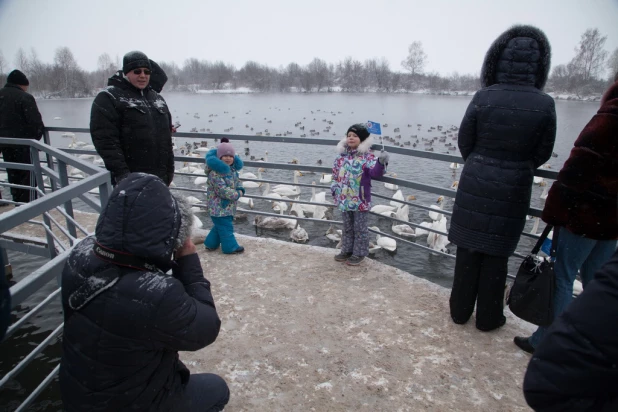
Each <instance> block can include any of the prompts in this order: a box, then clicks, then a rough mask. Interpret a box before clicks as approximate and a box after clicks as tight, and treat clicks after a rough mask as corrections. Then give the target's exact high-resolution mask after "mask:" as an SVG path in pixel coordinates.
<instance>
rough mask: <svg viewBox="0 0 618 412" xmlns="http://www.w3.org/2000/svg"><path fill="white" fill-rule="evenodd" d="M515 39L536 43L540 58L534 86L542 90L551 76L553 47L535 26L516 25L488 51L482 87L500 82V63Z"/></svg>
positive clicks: (484, 64) (534, 74) (484, 62)
mask: <svg viewBox="0 0 618 412" xmlns="http://www.w3.org/2000/svg"><path fill="white" fill-rule="evenodd" d="M515 38H529V39H532V40H534V41H535V42H536V44H537V46H538V53H539V58H538V61H537V62H534V64H535V65H536V72H535V73H533V76H534V86H535V87H536V88H537V89H540V90H542V89H543V87H545V83H546V82H547V78H548V76H549V68H550V66H551V45H550V44H549V40H548V39H547V36H545V33H543V32H542V31H541V30H540V29H538V28H536V27H534V26H528V25H515V26H513V27H511V28H510V29H508V30H506V31H505V32H504V33H502V34H501V35H500V36H498V38H497V39H496V40H494V42H493V43H492V44H491V46H489V50H487V54H486V55H485V60H484V61H483V68H482V69H481V85H482V86H483V87H488V86H491V85H493V84H496V83H497V82H498V81H497V79H496V75H497V72H498V63H499V61H500V59H501V57H502V53H503V52H504V49H506V48H507V46H508V45H509V42H511V40H513V39H515Z"/></svg>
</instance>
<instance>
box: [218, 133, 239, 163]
mask: <svg viewBox="0 0 618 412" xmlns="http://www.w3.org/2000/svg"><path fill="white" fill-rule="evenodd" d="M235 154H236V152H235V151H234V146H232V144H231V143H230V140H229V139H228V138H227V137H223V138H221V143H219V146H217V157H218V158H219V159H221V158H222V157H223V156H232V157H234V155H235Z"/></svg>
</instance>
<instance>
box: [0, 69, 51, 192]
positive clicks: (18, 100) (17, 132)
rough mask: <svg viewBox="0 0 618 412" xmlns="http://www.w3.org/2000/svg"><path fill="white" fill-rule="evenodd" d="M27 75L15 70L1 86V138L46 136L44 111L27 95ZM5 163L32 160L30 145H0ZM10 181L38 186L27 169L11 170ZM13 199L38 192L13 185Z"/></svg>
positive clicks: (8, 171)
mask: <svg viewBox="0 0 618 412" xmlns="http://www.w3.org/2000/svg"><path fill="white" fill-rule="evenodd" d="M29 85H30V82H29V81H28V78H27V77H26V76H25V75H24V74H23V73H22V72H20V71H19V70H13V71H12V72H11V73H9V76H8V77H7V79H6V84H5V85H4V87H3V88H2V89H0V137H13V138H18V139H37V140H40V139H41V137H42V136H43V128H44V126H43V120H42V119H41V113H39V109H38V107H37V105H36V102H35V101H34V97H32V95H31V94H28V93H27V91H28V86H29ZM0 152H2V155H3V157H4V161H5V162H11V163H31V161H30V148H29V147H27V146H12V145H0ZM7 175H8V178H9V183H12V184H15V185H22V186H35V185H34V181H33V179H32V176H31V173H30V171H28V170H18V169H8V170H7ZM11 195H13V201H15V202H21V203H28V202H29V201H30V200H32V199H35V198H36V194H35V193H34V192H33V191H31V190H28V189H19V188H11Z"/></svg>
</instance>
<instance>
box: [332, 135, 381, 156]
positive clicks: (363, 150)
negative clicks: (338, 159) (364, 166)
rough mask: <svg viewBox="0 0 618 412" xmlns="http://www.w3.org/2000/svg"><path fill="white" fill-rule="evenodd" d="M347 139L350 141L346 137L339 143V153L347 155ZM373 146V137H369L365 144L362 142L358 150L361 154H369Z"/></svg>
mask: <svg viewBox="0 0 618 412" xmlns="http://www.w3.org/2000/svg"><path fill="white" fill-rule="evenodd" d="M347 139H348V138H347V137H344V138H343V139H341V140H340V141H339V143H337V152H339V153H345V152H346V151H347V150H348V145H347V144H346V141H347ZM372 145H373V136H372V135H369V137H368V138H366V139H365V140H364V141H363V142H361V144H359V145H358V149H357V150H358V152H359V153H367V152H369V149H371V146H372Z"/></svg>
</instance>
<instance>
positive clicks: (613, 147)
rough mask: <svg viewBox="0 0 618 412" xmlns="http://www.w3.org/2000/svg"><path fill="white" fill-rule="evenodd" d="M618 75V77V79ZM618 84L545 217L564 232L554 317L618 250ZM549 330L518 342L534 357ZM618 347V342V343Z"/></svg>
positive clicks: (579, 145)
mask: <svg viewBox="0 0 618 412" xmlns="http://www.w3.org/2000/svg"><path fill="white" fill-rule="evenodd" d="M617 76H618V75H617ZM617 202H618V82H614V84H613V85H611V86H610V87H609V89H608V90H607V91H606V92H605V94H604V95H603V97H602V98H601V107H600V109H599V110H598V112H597V113H596V114H595V115H594V116H593V117H592V119H591V120H590V122H588V124H587V125H586V127H584V130H582V132H581V133H580V135H579V137H578V138H577V140H576V141H575V145H574V147H573V149H572V150H571V154H570V156H569V158H568V159H567V161H566V162H565V163H564V166H563V167H562V170H560V173H558V180H556V181H555V182H554V184H553V185H552V187H551V189H550V190H549V193H548V194H547V200H546V201H545V208H544V209H543V214H542V216H541V218H542V219H543V221H545V222H547V223H548V224H550V225H554V226H556V227H557V228H558V233H559V234H558V245H557V248H556V263H555V266H554V270H555V273H556V290H555V293H554V316H558V315H560V313H562V311H564V310H565V309H566V307H567V306H568V305H569V303H571V300H572V299H573V282H574V281H575V277H576V276H577V272H578V271H579V273H580V276H581V280H582V285H583V287H584V289H585V288H586V287H587V285H588V282H590V281H591V280H592V278H593V276H594V274H595V272H597V271H598V270H599V268H600V267H601V266H602V265H603V264H604V263H605V262H607V261H608V260H609V258H610V257H611V256H612V255H613V254H614V251H615V250H616V239H618V204H617ZM546 331H547V328H546V327H539V328H538V329H537V330H536V331H535V332H534V333H533V334H532V336H530V337H529V338H525V337H521V336H516V337H515V339H514V342H515V344H516V345H517V346H518V347H519V348H521V349H522V350H524V351H526V352H528V353H533V352H534V349H535V348H536V347H537V346H538V345H539V343H540V342H541V340H542V339H543V336H544V335H545V333H546ZM617 343H618V342H617Z"/></svg>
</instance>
